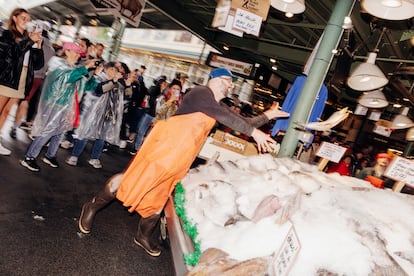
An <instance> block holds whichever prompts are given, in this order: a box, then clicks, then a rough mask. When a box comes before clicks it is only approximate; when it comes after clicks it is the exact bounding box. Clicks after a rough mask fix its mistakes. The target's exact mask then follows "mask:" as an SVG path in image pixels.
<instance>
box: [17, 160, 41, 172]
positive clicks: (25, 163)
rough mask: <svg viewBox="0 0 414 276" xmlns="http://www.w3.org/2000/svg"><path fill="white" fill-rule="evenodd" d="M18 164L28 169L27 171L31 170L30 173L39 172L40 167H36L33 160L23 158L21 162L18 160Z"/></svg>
mask: <svg viewBox="0 0 414 276" xmlns="http://www.w3.org/2000/svg"><path fill="white" fill-rule="evenodd" d="M20 164H21V165H22V166H23V167H26V168H28V169H29V170H31V171H32V172H38V171H40V167H39V165H37V163H36V160H35V159H29V158H25V159H23V160H20Z"/></svg>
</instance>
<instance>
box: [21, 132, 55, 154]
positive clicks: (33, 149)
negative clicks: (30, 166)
mask: <svg viewBox="0 0 414 276" xmlns="http://www.w3.org/2000/svg"><path fill="white" fill-rule="evenodd" d="M61 139H62V134H58V135H47V136H37V137H36V138H35V139H34V140H33V142H32V143H31V144H30V146H29V148H28V149H27V151H26V154H25V157H26V158H28V159H36V158H37V157H38V156H39V154H40V152H41V151H42V148H43V146H44V145H46V143H47V141H49V140H50V143H49V147H48V148H47V152H46V154H45V156H46V157H47V158H52V157H56V153H57V150H58V148H59V144H60V140H61Z"/></svg>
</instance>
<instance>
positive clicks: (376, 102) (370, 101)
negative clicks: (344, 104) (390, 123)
mask: <svg viewBox="0 0 414 276" xmlns="http://www.w3.org/2000/svg"><path fill="white" fill-rule="evenodd" d="M358 103H359V104H360V105H362V106H365V107H368V108H383V107H386V106H388V104H389V103H388V101H387V98H386V97H385V95H384V93H382V89H378V90H374V91H371V92H365V93H364V94H363V95H362V96H361V97H360V98H359V100H358Z"/></svg>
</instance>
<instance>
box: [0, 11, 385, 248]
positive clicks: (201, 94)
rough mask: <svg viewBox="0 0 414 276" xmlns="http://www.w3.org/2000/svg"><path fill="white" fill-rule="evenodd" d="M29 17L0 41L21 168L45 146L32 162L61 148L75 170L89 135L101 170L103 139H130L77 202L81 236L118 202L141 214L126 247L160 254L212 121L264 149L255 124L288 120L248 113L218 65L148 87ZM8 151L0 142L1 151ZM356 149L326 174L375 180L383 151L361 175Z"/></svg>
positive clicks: (364, 162)
mask: <svg viewBox="0 0 414 276" xmlns="http://www.w3.org/2000/svg"><path fill="white" fill-rule="evenodd" d="M29 22H30V14H29V13H28V12H27V11H26V10H24V9H20V8H18V9H15V10H14V11H13V12H12V14H11V16H10V19H9V23H8V26H7V30H5V31H3V34H2V35H1V37H0V63H1V64H0V65H1V67H2V68H3V70H2V71H1V73H0V129H2V128H3V126H4V123H5V121H6V119H7V117H8V115H9V113H10V111H11V110H12V107H13V106H15V105H18V109H17V112H16V116H15V120H14V122H13V124H12V126H11V129H10V132H9V134H10V136H11V137H12V138H14V139H16V129H17V128H18V127H20V128H22V129H25V130H27V131H28V133H29V134H30V137H32V138H33V141H32V142H31V143H30V145H29V146H28V148H27V150H26V152H25V155H24V156H22V159H21V161H20V163H21V165H22V166H24V167H25V168H27V169H29V170H30V171H40V167H39V165H38V164H37V159H38V158H39V156H40V155H41V154H42V151H44V155H43V156H42V158H41V160H42V161H43V162H44V163H46V164H47V165H49V166H50V167H52V168H58V167H60V164H59V160H57V158H56V156H57V152H58V150H59V147H61V148H65V149H69V150H70V153H69V156H68V158H67V159H66V160H65V163H66V164H67V165H70V166H77V165H78V158H79V157H80V155H81V154H82V153H83V152H84V151H85V148H86V145H87V144H88V142H89V141H93V146H92V150H91V153H90V158H89V161H88V163H89V164H90V165H91V166H92V167H93V168H95V169H100V168H102V166H103V165H102V163H101V161H100V156H101V154H102V152H104V150H105V147H106V146H107V145H108V144H110V145H116V146H119V147H120V148H126V147H127V145H128V144H129V147H130V153H131V155H134V157H132V158H133V160H132V162H131V163H130V164H129V166H128V167H127V168H126V169H125V171H124V172H120V173H119V174H116V175H114V176H113V177H112V178H111V179H109V180H108V182H107V183H106V184H105V185H104V188H103V190H102V191H100V192H99V193H98V194H96V195H95V196H94V197H93V198H92V199H91V200H90V201H89V202H87V203H86V204H85V205H84V206H83V208H82V212H81V214H80V219H79V229H80V231H81V232H83V233H85V234H87V233H90V231H91V229H92V222H93V219H94V216H95V214H96V213H97V212H98V211H99V210H100V209H102V208H103V207H104V206H105V205H107V204H108V203H109V202H111V201H112V200H113V199H114V198H117V199H119V200H120V201H122V202H123V204H124V206H126V207H129V211H131V212H133V211H136V212H138V213H139V214H140V216H141V219H140V222H139V226H138V231H137V234H136V235H135V243H136V244H137V245H139V246H140V247H142V248H143V249H144V250H145V251H146V252H147V253H148V254H150V255H151V256H158V255H160V253H161V251H160V248H159V247H158V246H157V244H156V241H154V239H153V234H154V232H155V228H156V227H157V225H158V223H159V219H160V214H161V211H162V209H163V207H164V205H165V203H166V201H167V199H168V197H169V195H170V194H171V193H172V191H173V189H174V185H175V184H176V183H177V182H178V181H179V180H181V178H182V177H184V175H185V174H186V172H187V171H188V169H189V168H190V166H191V164H192V162H193V161H194V159H195V158H196V156H197V154H198V152H199V151H200V149H201V147H202V145H203V142H204V140H205V138H206V137H207V135H208V134H209V133H210V131H211V130H212V129H213V127H214V126H215V125H217V123H219V127H221V128H222V129H223V130H225V131H229V132H232V133H233V134H235V135H238V136H240V137H242V138H244V139H251V140H253V141H254V142H256V143H257V147H258V149H259V151H272V150H273V148H272V145H271V144H272V143H275V141H274V139H273V138H272V137H271V136H270V135H268V134H267V133H266V132H264V131H262V130H260V129H259V127H261V126H263V125H265V124H267V123H268V122H269V121H270V120H272V119H276V118H279V117H287V116H289V114H288V113H286V112H283V111H281V110H280V109H279V108H278V104H274V105H272V106H271V107H270V108H269V109H268V110H267V111H265V112H264V113H261V114H253V113H252V112H251V106H249V105H245V104H243V103H241V102H240V101H239V100H238V98H237V96H236V95H234V94H231V90H232V89H233V87H234V83H233V81H234V79H235V76H234V75H233V74H232V73H231V72H230V71H229V70H227V69H224V68H216V69H213V70H212V71H211V72H210V75H209V80H208V83H207V85H205V86H202V85H199V86H196V87H194V88H192V89H191V90H190V91H186V92H185V93H184V92H183V84H184V82H185V79H186V78H187V77H188V76H187V75H186V74H182V73H180V74H177V76H176V78H175V79H173V80H171V81H168V79H167V77H166V76H164V75H162V76H159V77H158V78H156V79H155V80H154V82H153V84H152V85H151V86H150V87H148V88H147V87H146V84H145V82H144V78H143V75H144V74H145V70H146V67H145V66H144V65H142V66H141V67H140V68H137V69H132V70H131V69H130V68H129V67H128V65H127V64H125V63H123V62H121V61H115V62H114V61H105V59H104V58H103V52H104V49H105V47H104V45H102V44H100V43H97V44H93V43H92V42H91V41H90V40H89V39H87V38H80V39H78V40H77V41H76V42H65V43H63V45H61V46H59V47H57V46H56V45H54V47H52V44H51V42H50V41H49V39H48V33H47V31H48V30H47V27H45V28H43V29H41V30H40V31H39V30H37V29H35V30H32V31H28V23H29ZM254 115H255V116H254ZM128 142H129V143H128ZM320 142H321V140H320V137H319V136H316V137H315V139H314V141H313V143H311V144H310V145H309V146H307V147H306V148H304V149H303V150H302V153H301V154H302V156H300V157H299V158H300V159H301V160H302V161H305V162H309V163H314V162H316V158H317V157H316V155H315V152H316V151H317V148H318V146H319V143H320ZM177 145H178V146H177ZM45 146H47V149H46V150H44V148H45ZM10 154H11V151H10V150H9V149H7V148H6V147H5V146H4V145H3V144H2V143H1V140H0V155H10ZM361 154H362V155H360V154H359V153H358V152H352V153H349V154H347V155H346V156H345V157H344V158H343V160H342V161H341V162H340V163H339V164H338V165H331V166H330V167H328V170H327V172H339V173H340V174H343V175H352V176H357V174H358V175H364V178H372V177H381V176H378V174H379V173H381V172H383V165H384V164H385V163H386V162H385V161H387V160H388V161H389V159H388V157H387V156H385V155H384V154H381V155H378V156H377V161H378V160H380V161H381V162H380V161H378V162H377V163H378V165H375V166H374V165H372V167H373V169H372V170H370V171H368V169H366V167H369V165H370V162H371V161H372V159H371V158H370V157H368V156H365V155H364V154H363V153H361ZM367 158H370V159H367ZM382 159H386V160H385V161H384V160H382Z"/></svg>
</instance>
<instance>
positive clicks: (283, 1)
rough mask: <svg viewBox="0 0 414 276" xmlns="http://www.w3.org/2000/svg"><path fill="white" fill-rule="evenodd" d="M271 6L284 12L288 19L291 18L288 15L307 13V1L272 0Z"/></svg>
mask: <svg viewBox="0 0 414 276" xmlns="http://www.w3.org/2000/svg"><path fill="white" fill-rule="evenodd" d="M270 5H271V6H272V7H273V8H275V9H277V10H279V11H281V12H284V13H285V15H286V17H289V16H288V13H290V14H298V13H303V12H304V11H305V0H271V1H270ZM292 16H293V15H292Z"/></svg>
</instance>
